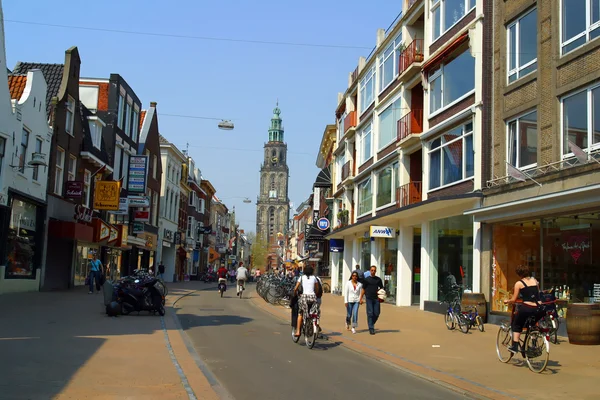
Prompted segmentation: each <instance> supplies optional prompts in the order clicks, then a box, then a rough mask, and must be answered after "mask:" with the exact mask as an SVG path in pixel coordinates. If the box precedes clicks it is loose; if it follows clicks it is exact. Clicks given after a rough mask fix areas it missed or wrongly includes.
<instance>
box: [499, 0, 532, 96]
mask: <svg viewBox="0 0 600 400" xmlns="http://www.w3.org/2000/svg"><path fill="white" fill-rule="evenodd" d="M534 11H535V12H536V13H537V8H536V7H534V8H532V9H531V10H529V11H527V12H525V13H523V14H521V15H520V16H519V18H517V19H516V20H515V21H514V22H512V23H511V24H510V25H508V26H507V27H506V49H507V51H506V53H507V55H508V57H506V71H507V75H506V82H507V83H509V84H510V83H513V82H516V81H518V80H519V79H521V78H523V77H524V76H527V75H529V74H532V73H534V72H536V71H537V66H536V68H535V69H534V70H533V71H529V72H527V73H525V74H524V75H521V71H523V70H525V69H527V68H529V67H531V66H532V65H533V64H536V63H537V48H536V56H535V58H534V59H533V60H531V61H529V62H528V63H527V64H524V65H519V64H520V61H521V43H520V39H521V20H522V19H523V18H525V17H526V16H528V15H529V14H531V13H532V12H534ZM535 21H536V25H537V21H538V20H537V18H536V20H535ZM511 28H515V54H512V53H511V52H510V43H511V41H510V30H511ZM536 42H537V40H536ZM512 57H515V58H516V60H515V65H516V67H515V68H514V69H510V62H511V60H512ZM513 75H516V77H515V80H514V81H512V82H511V80H510V78H511V76H513Z"/></svg>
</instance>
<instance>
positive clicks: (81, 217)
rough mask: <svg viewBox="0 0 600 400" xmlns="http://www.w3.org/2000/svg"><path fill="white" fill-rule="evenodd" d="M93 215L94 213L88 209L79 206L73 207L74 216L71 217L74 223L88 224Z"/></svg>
mask: <svg viewBox="0 0 600 400" xmlns="http://www.w3.org/2000/svg"><path fill="white" fill-rule="evenodd" d="M93 215H94V212H93V211H92V210H90V209H89V208H87V207H85V206H82V205H81V204H77V205H75V215H73V218H74V219H75V221H77V222H85V223H87V224H89V223H91V222H92V216H93Z"/></svg>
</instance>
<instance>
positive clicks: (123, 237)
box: [116, 225, 129, 247]
mask: <svg viewBox="0 0 600 400" xmlns="http://www.w3.org/2000/svg"><path fill="white" fill-rule="evenodd" d="M116 228H117V231H118V236H117V244H116V246H117V247H125V246H127V233H128V232H129V227H128V226H127V225H117V226H116Z"/></svg>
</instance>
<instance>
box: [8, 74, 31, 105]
mask: <svg viewBox="0 0 600 400" xmlns="http://www.w3.org/2000/svg"><path fill="white" fill-rule="evenodd" d="M25 85H27V75H22V74H18V75H15V74H13V75H9V77H8V90H9V91H10V98H11V99H15V100H19V99H20V98H21V96H22V95H23V92H24V91H25Z"/></svg>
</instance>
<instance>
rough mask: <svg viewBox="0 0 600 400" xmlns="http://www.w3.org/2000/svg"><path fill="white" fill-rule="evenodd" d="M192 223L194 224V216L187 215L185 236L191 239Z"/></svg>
mask: <svg viewBox="0 0 600 400" xmlns="http://www.w3.org/2000/svg"><path fill="white" fill-rule="evenodd" d="M193 225H194V217H188V223H187V237H189V238H190V239H192V238H193V237H194V235H193V229H192V227H193Z"/></svg>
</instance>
